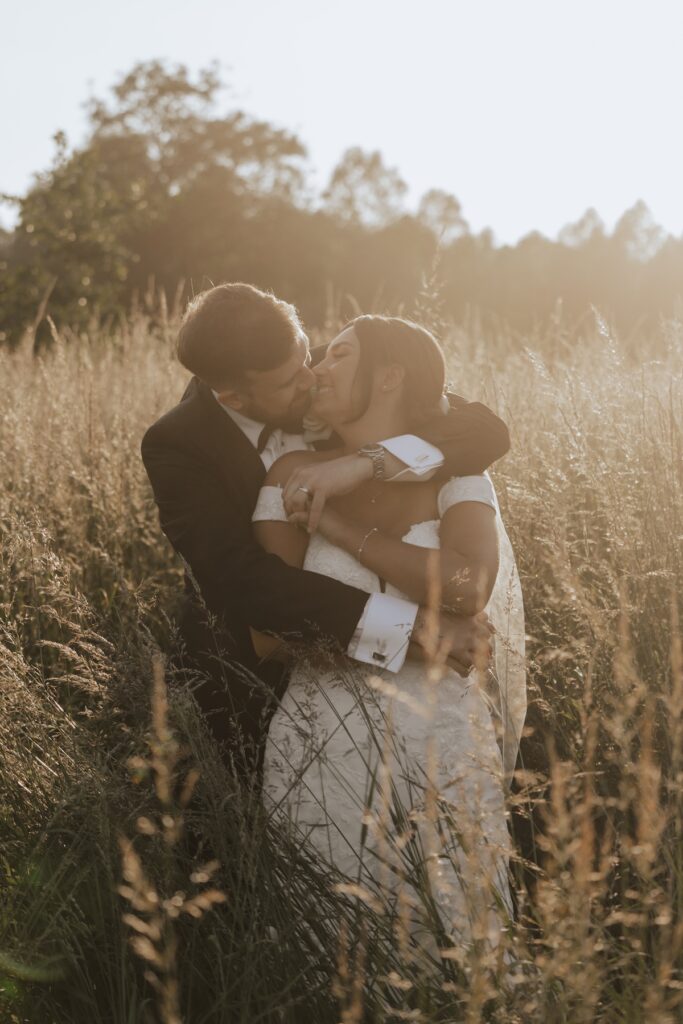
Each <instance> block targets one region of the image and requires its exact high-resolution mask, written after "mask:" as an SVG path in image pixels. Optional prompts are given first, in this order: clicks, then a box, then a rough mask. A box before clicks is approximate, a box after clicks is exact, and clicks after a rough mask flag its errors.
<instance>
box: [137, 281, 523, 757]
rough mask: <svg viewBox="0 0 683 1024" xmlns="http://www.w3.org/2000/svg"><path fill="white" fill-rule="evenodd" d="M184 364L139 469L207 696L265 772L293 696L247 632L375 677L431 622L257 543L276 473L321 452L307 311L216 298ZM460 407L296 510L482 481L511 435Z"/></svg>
mask: <svg viewBox="0 0 683 1024" xmlns="http://www.w3.org/2000/svg"><path fill="white" fill-rule="evenodd" d="M178 357H179V359H180V362H181V363H182V364H183V366H185V367H186V368H187V369H188V370H190V372H191V373H192V374H193V377H192V380H191V381H190V383H189V385H188V387H187V389H186V391H185V393H184V395H183V397H182V399H181V401H180V402H179V403H178V404H177V405H176V406H175V407H174V408H173V409H171V410H170V411H169V412H167V413H166V414H165V415H164V416H162V417H161V419H159V420H158V421H157V422H156V423H154V424H153V426H151V427H150V428H149V430H148V431H147V432H146V434H145V436H144V439H143V441H142V458H143V461H144V464H145V468H146V470H147V473H148V476H149V479H150V482H151V484H152V488H153V490H154V497H155V500H156V503H157V505H158V508H159V518H160V522H161V527H162V529H163V531H164V533H165V534H166V536H167V537H168V539H169V541H170V542H171V544H172V545H173V547H174V548H175V550H176V551H177V552H178V553H179V554H180V555H181V556H182V557H183V559H184V561H185V563H186V566H187V569H188V572H187V574H186V605H185V610H184V614H183V619H182V623H181V633H182V636H183V640H184V644H185V650H186V652H187V655H188V657H189V665H190V666H191V667H192V669H193V670H194V671H195V672H196V674H197V676H198V678H199V679H200V682H199V684H198V686H197V689H196V690H195V695H196V697H197V700H198V703H199V705H200V707H201V709H202V711H203V713H204V714H205V715H206V717H207V721H208V723H209V726H210V728H211V730H212V732H213V734H214V736H215V738H216V739H217V741H218V742H219V744H220V745H221V747H222V750H223V754H224V756H225V757H226V758H228V759H231V760H232V761H233V763H234V760H235V758H236V757H239V758H242V757H244V758H246V766H247V767H249V766H250V765H254V764H258V762H259V761H260V756H261V752H262V747H263V739H264V737H265V733H266V729H267V721H268V717H269V715H270V713H272V710H273V707H274V700H275V699H277V697H279V696H281V695H282V693H283V692H284V689H285V688H286V673H285V671H284V670H283V668H282V666H280V665H278V664H276V663H275V662H268V661H266V662H263V661H259V659H258V658H257V656H256V653H255V651H254V647H253V645H252V641H251V634H250V627H251V628H252V629H254V630H258V631H260V632H264V633H274V634H276V635H278V636H284V637H287V636H290V637H296V638H299V639H302V640H304V641H308V642H311V641H314V640H320V639H323V640H326V641H328V642H332V643H333V644H335V645H336V646H337V648H339V649H341V650H343V651H346V652H347V653H348V654H349V655H350V656H351V657H352V658H355V659H356V660H357V661H359V662H364V663H366V664H367V665H368V668H369V669H370V668H374V669H377V668H387V669H389V670H390V671H398V670H399V668H400V667H401V665H402V664H403V661H404V659H405V657H406V651H407V649H408V646H409V642H412V644H413V645H414V644H417V645H418V646H419V645H421V643H422V636H423V631H424V621H425V618H424V616H425V613H424V610H423V609H419V608H418V607H417V606H416V605H413V604H411V602H409V601H401V600H398V599H397V598H393V597H390V596H389V595H386V594H373V595H371V596H369V595H368V594H367V593H365V592H363V591H360V590H356V589H355V588H353V587H350V586H348V585H347V584H345V583H340V582H339V581H337V580H334V579H330V578H327V577H325V576H321V575H319V574H318V573H313V572H307V571H305V570H301V569H294V568H292V567H291V566H288V565H286V564H285V563H284V562H282V561H281V560H280V559H279V558H277V557H276V556H274V555H270V554H266V552H265V551H263V550H262V549H261V548H260V547H259V545H258V544H257V543H256V541H255V540H254V538H253V536H252V528H251V515H252V512H253V509H254V506H255V503H256V499H257V496H258V493H259V489H260V487H261V485H262V483H263V480H264V477H265V474H266V471H267V470H268V469H269V467H270V466H271V465H272V463H273V462H274V461H275V460H276V459H277V458H278V457H279V456H280V455H283V454H284V453H285V452H288V451H295V450H301V449H305V448H309V447H310V445H311V441H310V440H309V439H308V438H307V436H306V435H305V434H304V432H303V425H302V420H303V417H304V415H305V413H306V411H307V408H308V404H309V392H310V389H311V387H312V385H313V383H314V375H313V373H312V371H311V354H310V351H309V346H308V339H307V337H306V335H305V333H304V330H303V328H302V325H301V322H300V320H299V318H298V315H297V313H296V310H295V309H294V308H293V307H292V306H290V305H288V304H287V303H285V302H283V301H281V300H279V299H277V298H275V297H274V296H273V295H270V294H267V293H265V292H262V291H259V290H258V289H257V288H254V287H252V286H251V285H247V284H223V285H219V286H217V287H215V288H211V289H210V290H209V291H206V292H204V293H203V294H201V295H200V296H199V297H198V298H196V299H195V300H194V301H193V302H192V303H191V304H190V305H189V307H188V309H187V311H186V313H185V317H184V319H183V322H182V325H181V329H180V335H179V339H178ZM450 402H451V409H450V412H448V413H447V414H443V415H440V416H438V417H435V418H434V421H433V422H430V423H428V424H427V425H426V426H425V427H424V428H421V430H420V434H421V436H420V437H414V436H412V435H406V436H403V437H398V438H387V439H386V440H385V441H383V442H382V445H377V446H370V448H369V449H361V450H360V451H359V452H358V453H355V454H352V455H349V456H346V457H345V458H343V459H339V460H335V462H334V467H333V470H331V469H330V464H329V463H322V464H318V465H317V466H316V467H313V468H312V469H311V470H309V471H308V472H307V476H306V479H305V481H304V482H302V483H301V486H300V487H299V488H298V490H297V491H296V493H291V494H289V495H286V498H287V500H288V501H290V502H292V503H293V505H295V504H296V502H297V501H298V502H301V501H302V500H304V501H306V502H309V501H310V502H311V504H312V505H313V506H314V507H315V509H316V512H319V511H320V509H321V508H322V506H323V505H324V502H325V501H326V500H327V499H329V498H331V497H333V496H334V495H335V494H342V493H346V492H348V491H350V490H352V489H354V488H355V487H356V486H358V485H359V484H360V483H361V482H362V481H364V480H367V479H370V478H371V477H372V476H376V477H382V476H383V477H384V478H387V479H388V478H390V477H392V476H393V475H394V474H396V473H399V472H400V473H401V476H400V477H399V479H400V480H416V479H427V478H428V477H429V476H431V475H434V474H435V473H436V474H438V475H444V476H446V477H448V476H458V475H467V474H472V473H480V472H483V470H485V469H486V468H487V466H489V465H490V464H491V463H492V462H493V461H495V460H496V459H497V458H499V457H500V456H501V455H504V454H505V452H506V451H507V449H508V447H509V440H508V432H507V428H506V427H505V425H504V424H503V423H502V421H501V420H499V419H498V418H497V417H496V416H495V415H494V414H493V413H492V412H490V410H488V409H487V408H486V407H485V406H483V405H480V404H479V403H468V402H465V401H464V400H463V399H458V398H455V396H452V397H451V398H450ZM439 631H440V634H441V636H442V637H443V641H444V643H445V644H446V645H447V647H448V650H449V651H450V654H451V655H452V656H453V657H454V658H455V659H456V660H458V661H459V662H460V663H461V664H463V665H464V666H466V667H469V666H471V664H472V659H473V656H474V655H473V652H474V650H475V648H476V646H477V644H481V643H482V642H483V643H487V642H488V638H489V629H488V626H487V624H486V623H485V622H484V623H483V622H482V621H481V620H472V619H466V618H462V617H457V616H449V615H445V614H444V615H442V616H441V619H440V627H439ZM263 684H265V685H263ZM238 752H239V754H238ZM244 764H245V762H244V761H242V765H243V766H244Z"/></svg>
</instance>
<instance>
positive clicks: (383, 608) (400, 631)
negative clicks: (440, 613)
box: [347, 594, 418, 672]
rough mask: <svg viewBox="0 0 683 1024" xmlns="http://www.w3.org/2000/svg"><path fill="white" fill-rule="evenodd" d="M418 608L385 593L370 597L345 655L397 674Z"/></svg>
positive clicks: (406, 651) (401, 664)
mask: <svg viewBox="0 0 683 1024" xmlns="http://www.w3.org/2000/svg"><path fill="white" fill-rule="evenodd" d="M417 612H418V606H417V605H416V604H413V603H412V602H411V601H404V600H403V599H402V598H400V597H391V595H389V594H371V595H370V597H369V598H368V602H367V604H366V605H365V608H364V610H363V614H362V615H361V617H360V621H359V623H358V625H357V626H356V629H355V631H354V634H353V636H352V637H351V643H350V644H349V646H348V649H347V653H348V654H349V656H350V657H351V658H355V659H356V661H364V662H365V663H366V664H368V665H374V667H375V668H377V669H380V668H384V669H387V670H388V671H389V672H399V671H400V670H401V669H402V668H403V662H404V661H405V660H406V654H407V653H408V643H409V642H410V634H411V633H412V631H413V626H414V625H415V618H416V616H417Z"/></svg>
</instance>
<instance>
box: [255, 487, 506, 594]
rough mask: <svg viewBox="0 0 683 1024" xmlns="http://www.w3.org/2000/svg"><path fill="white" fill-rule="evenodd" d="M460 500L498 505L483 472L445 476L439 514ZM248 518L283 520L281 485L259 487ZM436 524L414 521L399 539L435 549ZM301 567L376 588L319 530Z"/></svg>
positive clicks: (393, 589) (367, 588) (369, 590)
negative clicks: (480, 474)
mask: <svg viewBox="0 0 683 1024" xmlns="http://www.w3.org/2000/svg"><path fill="white" fill-rule="evenodd" d="M462 501H480V502H482V503H483V504H485V505H489V506H490V507H491V508H493V509H496V510H497V507H498V506H497V502H496V496H495V492H494V490H493V485H492V483H491V481H490V479H489V478H488V476H486V475H485V474H484V475H482V476H466V477H453V478H452V479H450V480H448V481H447V483H445V484H444V486H443V487H442V488H441V490H440V491H439V494H438V498H437V507H438V510H439V516H443V515H444V514H445V513H446V511H447V509H449V508H451V507H452V506H453V505H457V504H458V502H462ZM252 521H253V522H263V521H269V522H286V521H287V513H286V512H285V508H284V505H283V502H282V488H281V487H271V486H265V487H262V488H261V492H260V494H259V497H258V501H257V503H256V508H255V509H254V514H253V516H252ZM439 526H440V519H428V520H424V521H423V522H420V523H414V524H413V525H412V526H411V527H410V529H409V530H408V532H407V533H406V534H404V536H403V537H402V538H401V539H402V540H403V541H404V542H405V543H407V544H415V545H417V546H418V547H423V548H434V549H437V548H438V547H439ZM303 567H304V569H308V570H309V571H310V572H318V573H320V574H321V575H323V576H329V577H331V578H332V579H336V580H340V581H341V582H342V583H348V584H349V585H350V586H352V587H357V588H358V589H359V590H364V591H366V593H368V594H375V593H377V592H378V591H379V590H380V582H379V578H378V577H377V576H376V575H375V573H373V572H371V571H370V570H369V569H366V567H365V566H364V565H361V563H360V562H359V561H358V560H357V559H356V558H355V557H354V556H353V555H350V554H349V553H348V552H346V551H343V550H342V549H341V548H338V547H336V546H335V545H334V544H330V542H329V541H328V540H326V539H325V537H323V536H322V534H319V533H314V534H313V536H312V537H311V539H310V541H309V544H308V548H307V551H306V557H305V559H304V566H303ZM386 592H387V593H388V594H392V595H394V596H395V597H405V594H402V593H401V591H399V590H397V589H396V587H392V586H391V584H387V587H386Z"/></svg>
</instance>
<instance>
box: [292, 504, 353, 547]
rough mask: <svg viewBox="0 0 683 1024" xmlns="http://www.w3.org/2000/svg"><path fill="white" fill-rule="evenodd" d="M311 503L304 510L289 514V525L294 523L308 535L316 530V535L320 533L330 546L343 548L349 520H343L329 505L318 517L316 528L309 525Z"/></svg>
mask: <svg viewBox="0 0 683 1024" xmlns="http://www.w3.org/2000/svg"><path fill="white" fill-rule="evenodd" d="M310 513H311V503H308V505H307V507H306V508H304V509H297V510H295V511H294V512H292V513H291V515H290V516H289V517H288V518H289V522H290V523H296V524H297V525H298V526H301V527H302V528H303V529H304V530H306V531H307V532H308V533H314V532H315V531H316V529H317V532H318V533H321V534H322V535H323V537H325V538H326V539H327V540H329V542H330V544H336V545H337V546H338V547H343V546H344V544H345V543H346V542H347V540H348V538H347V533H348V532H349V527H350V523H349V520H347V519H345V518H344V516H342V515H340V514H339V512H336V511H335V510H334V509H333V508H330V506H329V505H326V506H325V507H324V509H323V510H322V512H321V513H320V514H319V516H318V521H317V526H316V527H313V526H312V525H311V515H310Z"/></svg>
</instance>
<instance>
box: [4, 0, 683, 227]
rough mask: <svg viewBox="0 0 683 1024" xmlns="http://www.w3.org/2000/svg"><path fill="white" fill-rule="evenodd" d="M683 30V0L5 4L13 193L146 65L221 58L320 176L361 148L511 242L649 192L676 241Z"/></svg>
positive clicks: (682, 168) (250, 103) (7, 164)
mask: <svg viewBox="0 0 683 1024" xmlns="http://www.w3.org/2000/svg"><path fill="white" fill-rule="evenodd" d="M682 40H683V3H682V2H681V0H345V2H343V3H329V2H328V3H325V2H324V0H192V2H187V0H182V2H180V0H116V2H115V3H113V2H107V3H102V2H101V0H89V2H87V3H86V2H85V0H57V2H55V0H25V2H24V3H19V2H18V0H0V90H1V95H2V103H1V105H0V153H1V156H0V192H10V193H21V192H22V191H23V190H25V189H26V187H27V186H28V185H29V183H30V181H31V175H32V173H33V172H36V171H38V170H41V169H44V168H45V167H47V166H48V165H49V162H50V159H51V155H52V152H53V145H52V142H51V137H52V135H53V134H54V132H55V131H56V130H57V129H60V128H61V129H64V130H65V131H66V133H67V136H68V137H69V140H70V141H71V142H72V143H78V142H79V141H81V140H82V139H83V136H84V132H85V127H86V123H85V118H84V114H83V110H82V104H83V101H84V100H85V99H86V97H87V95H88V94H89V93H90V92H92V93H95V94H96V95H103V94H104V93H106V91H107V89H108V87H109V86H110V85H111V84H112V83H113V82H114V80H115V79H116V78H117V77H118V76H119V75H120V74H121V73H123V72H126V71H128V70H129V69H130V68H131V67H132V65H133V64H134V63H135V62H136V61H140V60H147V59H152V58H158V57H160V58H166V59H168V60H169V61H172V62H182V63H185V64H187V65H188V66H189V67H190V68H191V69H192V70H197V69H199V68H201V67H204V66H206V65H207V64H208V63H209V62H210V61H212V60H214V59H217V60H218V61H219V62H220V64H221V66H222V68H223V71H224V77H225V78H226V80H227V81H228V82H229V83H230V85H231V93H230V94H228V95H226V96H225V109H226V110H228V109H230V108H231V107H232V108H235V107H240V108H242V109H244V110H246V111H247V112H248V113H250V114H253V115H254V116H257V117H260V118H265V119H268V120H272V121H273V122H275V123H276V124H279V125H281V126H283V127H287V128H290V129H293V130H294V131H296V132H297V133H298V134H299V135H300V136H301V138H302V140H303V141H304V142H305V143H306V145H307V146H308V149H309V154H310V162H311V167H312V172H313V177H314V181H316V182H318V183H320V184H321V185H322V184H324V182H325V181H326V178H327V176H328V174H329V172H330V170H331V168H332V167H333V166H334V164H335V162H336V161H337V159H338V158H339V156H340V155H341V153H342V151H343V150H344V149H345V148H346V147H348V146H352V145H360V146H362V147H363V148H365V149H380V150H381V151H382V153H383V154H384V157H385V160H386V162H387V163H388V164H389V165H391V166H395V167H396V168H398V170H399V171H400V172H401V174H402V176H403V177H404V178H405V180H406V181H407V182H408V184H409V186H410V201H411V203H412V204H413V205H415V204H416V202H417V200H418V198H419V196H420V195H421V193H422V192H424V191H426V190H427V189H428V188H430V187H438V188H443V189H446V190H448V191H450V192H453V193H454V194H455V195H456V196H457V197H458V198H459V200H460V201H461V203H462V205H463V210H464V214H465V216H466V217H467V219H468V220H469V222H470V224H471V226H472V228H473V229H474V230H480V229H482V228H484V227H487V226H490V227H491V228H492V229H493V230H494V233H495V235H496V238H497V239H498V240H499V241H506V242H507V241H510V242H514V241H516V240H517V239H518V238H519V237H520V236H521V235H523V234H525V233H527V232H528V231H530V230H533V229H538V230H540V231H543V232H544V233H545V234H548V235H555V234H556V233H557V231H558V230H559V229H560V228H561V227H562V226H563V225H564V224H566V223H567V222H568V221H572V220H576V219H578V217H579V216H580V215H581V214H582V213H583V212H584V210H585V209H586V208H587V207H588V206H595V207H596V208H597V210H598V212H599V213H600V215H601V216H602V217H603V218H604V220H605V221H606V222H607V224H608V225H609V226H610V227H611V226H612V224H613V223H614V221H615V219H616V218H617V217H618V216H619V215H620V214H621V213H623V211H624V210H625V209H626V208H627V207H629V206H632V205H633V203H634V202H635V201H636V200H637V199H644V200H645V202H646V203H647V204H648V205H649V206H650V208H651V210H652V212H653V214H654V216H655V219H657V220H658V221H659V222H660V223H661V224H662V225H663V226H664V227H665V228H666V229H667V230H668V231H670V232H671V233H673V234H677V235H680V234H681V233H683V133H682V132H681V103H682V101H683V58H682V57H681V46H682V43H681V41H682ZM0 221H1V222H3V223H4V224H5V225H7V224H9V223H11V213H10V212H9V211H8V210H7V209H6V208H0Z"/></svg>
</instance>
